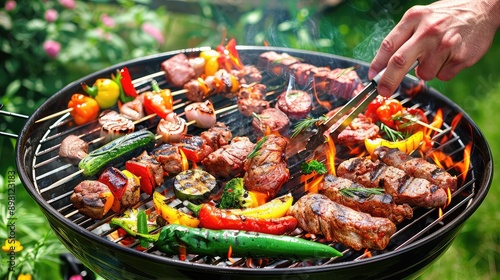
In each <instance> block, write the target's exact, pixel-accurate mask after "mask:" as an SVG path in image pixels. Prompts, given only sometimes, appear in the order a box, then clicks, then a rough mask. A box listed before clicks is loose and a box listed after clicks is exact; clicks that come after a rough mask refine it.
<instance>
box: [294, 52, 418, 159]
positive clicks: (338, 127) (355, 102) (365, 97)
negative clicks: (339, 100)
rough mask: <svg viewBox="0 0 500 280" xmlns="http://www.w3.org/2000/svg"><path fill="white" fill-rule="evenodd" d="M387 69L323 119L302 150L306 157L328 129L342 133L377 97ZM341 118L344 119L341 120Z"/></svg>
mask: <svg viewBox="0 0 500 280" xmlns="http://www.w3.org/2000/svg"><path fill="white" fill-rule="evenodd" d="M417 65H418V61H415V63H413V65H412V66H411V67H410V68H409V69H408V71H407V73H408V72H410V71H411V70H412V69H414V68H415V67H417ZM385 70H386V69H383V70H382V71H380V73H378V74H377V75H376V76H375V77H374V78H373V80H371V81H370V83H369V84H368V85H366V86H365V88H364V89H363V90H362V91H361V92H360V93H358V94H357V95H356V96H355V97H354V98H352V99H351V100H349V101H348V102H347V103H346V104H345V105H344V106H343V107H342V108H341V109H340V110H338V111H337V112H336V113H335V114H334V115H332V116H331V117H329V118H328V119H326V120H324V121H322V122H321V123H320V124H319V125H318V130H317V131H316V133H315V134H314V135H312V136H311V137H310V138H309V140H308V141H307V144H306V148H305V150H304V151H302V152H305V153H307V154H306V158H308V157H309V155H310V153H311V152H312V151H314V150H316V149H317V148H318V147H319V146H320V145H322V144H324V143H325V137H324V134H325V132H326V131H328V132H329V134H333V133H340V132H341V131H342V130H344V129H345V128H346V127H347V126H348V125H349V124H350V123H351V122H352V120H354V118H355V117H356V116H357V115H358V114H359V113H361V112H362V111H363V110H364V109H365V108H366V107H367V106H368V104H370V103H371V102H372V101H373V100H374V99H375V98H376V97H377V95H378V92H377V84H378V82H379V81H380V78H381V77H382V75H383V74H384V72H385ZM346 114H347V115H346ZM341 119H343V121H341V122H340V120H341Z"/></svg>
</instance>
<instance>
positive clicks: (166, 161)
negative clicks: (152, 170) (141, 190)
mask: <svg viewBox="0 0 500 280" xmlns="http://www.w3.org/2000/svg"><path fill="white" fill-rule="evenodd" d="M153 156H154V157H155V158H156V160H157V161H158V162H159V163H160V164H161V166H162V167H163V176H164V177H168V176H173V175H177V174H179V173H180V172H181V171H182V156H181V154H180V152H179V146H178V145H171V144H166V143H165V144H162V145H160V146H158V147H157V148H155V149H154V150H153Z"/></svg>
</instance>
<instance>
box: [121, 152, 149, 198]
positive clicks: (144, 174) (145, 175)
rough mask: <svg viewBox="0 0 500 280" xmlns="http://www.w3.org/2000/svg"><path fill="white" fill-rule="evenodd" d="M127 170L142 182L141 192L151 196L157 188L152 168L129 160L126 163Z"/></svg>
mask: <svg viewBox="0 0 500 280" xmlns="http://www.w3.org/2000/svg"><path fill="white" fill-rule="evenodd" d="M125 169H127V170H128V171H130V172H131V173H132V174H134V175H135V176H137V177H139V178H140V179H139V180H140V182H141V191H143V192H144V193H146V194H148V195H151V194H152V193H153V191H154V190H155V188H156V181H155V178H154V174H153V170H151V167H150V166H149V165H147V164H146V163H143V162H138V161H134V160H128V161H127V162H125Z"/></svg>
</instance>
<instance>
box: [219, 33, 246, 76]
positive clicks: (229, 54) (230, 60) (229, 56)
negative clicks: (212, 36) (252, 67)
mask: <svg viewBox="0 0 500 280" xmlns="http://www.w3.org/2000/svg"><path fill="white" fill-rule="evenodd" d="M215 50H216V51H218V52H219V53H220V56H219V58H218V60H219V67H221V68H224V69H226V70H227V71H230V70H232V69H237V70H241V69H243V63H242V62H241V59H240V55H239V54H238V50H236V40H235V39H234V38H233V39H231V40H229V42H228V43H227V44H226V46H224V45H222V44H220V45H218V46H217V48H215Z"/></svg>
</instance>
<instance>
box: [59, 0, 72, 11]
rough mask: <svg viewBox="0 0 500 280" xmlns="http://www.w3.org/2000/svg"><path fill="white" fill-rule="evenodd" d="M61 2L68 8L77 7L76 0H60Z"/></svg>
mask: <svg viewBox="0 0 500 280" xmlns="http://www.w3.org/2000/svg"><path fill="white" fill-rule="evenodd" d="M59 4H61V5H63V6H64V7H65V8H67V9H70V10H72V9H74V8H75V7H76V2H75V0H59Z"/></svg>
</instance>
